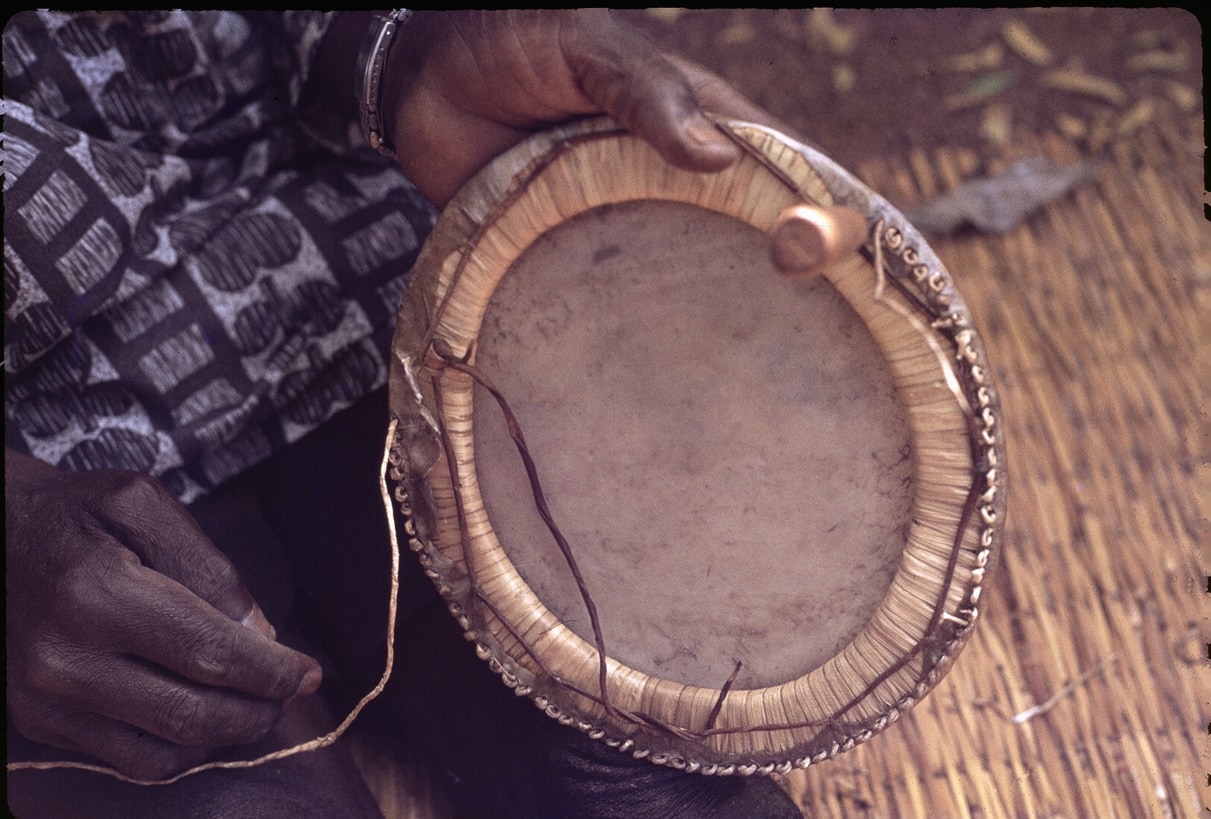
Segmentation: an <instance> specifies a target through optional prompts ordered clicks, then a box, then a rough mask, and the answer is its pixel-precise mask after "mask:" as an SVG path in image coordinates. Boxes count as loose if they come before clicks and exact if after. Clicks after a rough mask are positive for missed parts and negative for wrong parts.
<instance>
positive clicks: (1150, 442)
mask: <svg viewBox="0 0 1211 819" xmlns="http://www.w3.org/2000/svg"><path fill="white" fill-rule="evenodd" d="M1202 145H1203V141H1202V130H1201V121H1194V120H1190V121H1186V120H1182V121H1176V120H1175V121H1170V122H1159V121H1158V122H1154V123H1152V124H1151V125H1150V126H1149V127H1148V129H1147V130H1144V131H1141V132H1139V133H1137V134H1134V135H1132V137H1131V138H1130V139H1124V140H1122V141H1120V142H1119V143H1117V144H1116V145H1115V146H1114V148H1113V153H1112V154H1111V155H1110V156H1109V161H1108V162H1107V163H1106V164H1105V165H1104V166H1103V167H1102V168H1101V170H1100V171H1099V172H1098V174H1097V176H1096V177H1095V178H1094V179H1093V180H1092V181H1090V182H1089V183H1087V184H1085V185H1083V186H1082V187H1080V188H1079V189H1077V190H1076V191H1074V192H1073V193H1071V194H1069V195H1067V196H1066V197H1064V198H1063V199H1062V200H1059V201H1057V202H1054V203H1052V204H1051V205H1049V206H1047V207H1046V208H1045V209H1044V210H1043V211H1042V212H1040V213H1038V214H1036V215H1035V216H1034V217H1033V218H1031V219H1030V220H1029V221H1028V222H1027V223H1026V224H1024V225H1022V226H1021V227H1019V228H1018V229H1017V230H1015V231H1014V232H1013V233H1011V234H1010V235H1007V236H1004V237H991V236H984V235H969V236H961V237H957V238H952V239H947V240H938V241H934V242H932V244H933V246H934V249H935V250H936V251H937V252H938V255H939V256H940V257H941V258H942V259H943V261H944V262H945V263H946V265H947V267H948V268H949V269H950V271H951V273H952V274H953V275H954V278H955V280H956V282H957V284H958V286H959V288H960V289H961V291H962V292H963V293H964V295H965V296H966V298H967V300H968V302H969V305H970V307H971V310H972V313H973V315H974V317H975V319H976V322H977V325H978V326H979V327H980V328H981V329H982V331H983V333H984V336H985V341H986V344H987V347H988V352H989V358H990V359H991V361H992V362H993V364H994V367H995V372H996V375H997V378H998V381H999V387H1000V390H1001V395H1002V402H1003V410H1004V417H1005V423H1006V427H1007V430H1006V431H1007V435H1008V450H1009V464H1010V470H1011V472H1010V480H1011V484H1010V491H1011V496H1010V517H1009V524H1008V529H1007V537H1006V546H1005V550H1004V557H1003V561H1002V565H1001V566H1000V567H999V571H998V574H997V575H996V576H995V578H994V582H993V585H992V587H991V588H990V589H989V592H990V596H989V598H987V599H988V606H987V607H986V609H985V612H984V619H983V622H982V623H981V626H980V627H979V628H978V629H977V630H976V635H975V637H974V638H973V640H972V643H971V644H970V646H969V647H968V648H967V649H966V651H965V652H964V653H963V655H962V656H961V657H960V658H959V661H958V663H957V664H956V666H955V669H954V670H953V671H952V672H951V673H950V674H949V675H948V676H947V677H946V678H945V679H944V680H943V681H942V682H941V683H940V684H939V685H938V687H937V689H935V691H934V692H933V693H932V694H931V695H929V696H928V697H927V698H926V699H925V700H924V701H923V702H922V703H921V704H920V705H918V706H917V707H916V708H915V709H914V710H913V711H912V712H911V713H909V714H908V715H907V716H906V717H905V718H903V719H901V720H900V721H899V722H898V723H896V724H895V725H893V726H892V727H891V728H889V729H888V730H887V731H886V732H884V733H883V734H882V735H880V736H878V737H876V738H874V739H873V740H872V741H870V742H868V743H866V744H864V745H861V746H859V747H858V748H856V749H854V750H853V751H851V752H849V753H847V754H843V755H842V756H841V757H839V758H838V759H836V760H834V761H832V762H827V763H823V764H820V765H818V766H813V767H811V768H809V769H807V770H805V771H797V772H795V773H793V774H792V775H790V776H788V777H786V778H785V779H784V780H783V781H784V784H785V785H786V787H787V789H788V790H789V792H790V793H791V794H792V796H794V797H795V799H796V800H797V801H798V802H799V804H800V805H801V806H802V807H803V809H804V812H805V815H808V816H813V817H854V816H874V817H901V816H905V817H1035V816H1045V817H1052V816H1065V817H1085V816H1089V817H1118V816H1122V817H1193V816H1195V815H1197V814H1199V813H1200V812H1201V811H1202V809H1203V803H1204V802H1205V801H1207V800H1206V797H1207V790H1208V789H1207V788H1206V787H1205V781H1206V780H1205V778H1206V775H1207V772H1208V771H1211V762H1209V761H1207V760H1206V759H1201V758H1200V751H1206V750H1207V749H1206V746H1205V745H1204V746H1203V747H1201V748H1200V745H1199V743H1200V742H1202V741H1203V740H1202V739H1200V737H1204V736H1205V733H1206V732H1205V728H1204V726H1205V725H1206V724H1207V722H1208V719H1209V718H1211V717H1209V715H1208V714H1207V713H1206V712H1205V710H1204V709H1205V707H1206V706H1205V703H1206V702H1207V701H1208V696H1207V693H1208V687H1207V679H1208V675H1209V674H1211V671H1209V670H1208V664H1207V660H1206V654H1205V652H1206V645H1205V643H1206V642H1207V640H1208V639H1209V635H1208V633H1206V620H1207V612H1208V606H1209V604H1208V603H1207V602H1205V599H1204V598H1206V597H1207V595H1206V594H1205V591H1206V571H1207V566H1208V564H1207V562H1206V560H1205V556H1204V555H1203V554H1202V553H1201V548H1202V532H1203V531H1204V528H1205V527H1204V524H1203V515H1202V514H1201V511H1200V508H1199V503H1198V491H1197V486H1198V479H1199V476H1200V473H1202V474H1205V467H1204V466H1203V462H1204V461H1206V460H1208V459H1207V457H1206V455H1207V452H1206V450H1205V449H1202V447H1205V446H1206V444H1205V443H1204V438H1203V436H1202V434H1201V433H1202V429H1201V427H1200V415H1199V412H1200V404H1201V390H1200V380H1199V372H1200V367H1199V366H1198V365H1197V363H1196V362H1197V361H1198V343H1199V339H1200V327H1199V314H1200V311H1199V306H1200V303H1201V304H1202V305H1203V306H1206V304H1207V301H1208V299H1209V294H1211V235H1209V231H1208V225H1207V223H1206V222H1204V220H1203V218H1202V214H1201V207H1200V200H1201V194H1202V184H1201V174H1200V168H1201V161H1200V159H1201V155H1202ZM1015 151H1017V153H1016V154H1015V156H1012V157H1006V160H1010V159H1014V158H1016V157H1017V156H1023V155H1028V154H1031V153H1043V154H1046V155H1048V156H1050V157H1052V158H1054V159H1057V160H1060V161H1075V160H1076V159H1078V157H1077V156H1076V152H1075V151H1074V150H1073V149H1072V148H1071V147H1070V146H1069V145H1067V144H1065V143H1064V142H1062V141H1060V140H1058V139H1052V140H1040V141H1038V142H1036V143H1034V144H1022V143H1019V144H1018V145H1017V146H1016V148H1015ZM975 163H976V160H975V158H974V154H972V153H968V152H964V151H961V150H952V151H942V152H939V153H937V154H936V155H926V154H924V153H919V154H915V155H913V156H911V157H909V158H907V161H903V160H899V161H893V160H888V161H885V162H874V163H870V164H869V165H868V166H866V167H862V168H858V169H855V170H857V171H858V173H859V175H860V176H862V177H863V178H864V180H865V181H866V182H867V183H868V184H869V185H871V187H873V188H874V189H875V190H878V191H879V192H881V193H883V194H884V195H885V196H887V197H888V198H889V199H891V200H892V201H893V202H896V203H897V204H900V205H901V206H907V205H910V204H912V203H914V202H918V201H921V200H924V199H928V198H929V197H932V196H935V195H937V194H939V193H942V192H944V191H947V190H949V189H951V188H953V187H954V186H955V185H957V184H958V183H959V182H961V181H962V180H964V179H965V178H968V177H970V176H972V175H973V174H974V173H975V172H976V170H977V169H976V168H975ZM1203 369H1204V370H1205V369H1206V366H1204V367H1203ZM359 754H360V756H361V759H362V761H363V767H364V768H365V769H366V770H367V772H368V778H369V779H370V781H371V782H372V784H373V785H375V786H376V787H377V788H378V789H379V792H380V796H381V797H382V801H383V804H384V809H385V812H386V814H387V817H388V819H396V817H424V816H430V815H434V814H433V812H432V811H431V810H430V809H429V808H428V807H427V804H428V802H429V800H430V797H431V790H430V788H431V784H430V783H429V780H427V779H426V778H425V776H424V775H423V773H414V774H409V773H407V771H405V772H404V773H403V774H401V773H400V771H401V770H402V769H401V768H400V767H399V766H400V765H403V766H404V767H405V768H407V766H411V765H414V763H411V762H408V761H404V762H399V761H393V760H391V758H390V754H389V752H387V751H386V750H385V749H382V748H381V747H380V748H378V750H377V751H375V750H374V749H373V748H367V746H365V745H362V746H359ZM1204 769H1207V770H1204ZM437 815H440V813H438V814H437Z"/></svg>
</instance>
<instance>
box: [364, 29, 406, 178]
mask: <svg viewBox="0 0 1211 819" xmlns="http://www.w3.org/2000/svg"><path fill="white" fill-rule="evenodd" d="M411 16H412V12H411V10H409V9H393V10H392V11H391V12H390V13H388V14H387V15H385V16H384V15H375V17H374V22H372V23H371V24H370V26H369V28H367V29H366V35H365V37H364V38H363V39H362V47H361V51H360V52H359V53H358V58H357V75H356V76H357V77H358V78H359V81H360V87H359V88H358V92H359V93H358V106H359V107H360V108H361V115H362V133H363V134H364V135H365V137H366V141H367V142H369V143H370V145H371V147H373V148H374V149H375V150H376V151H378V152H379V153H380V154H382V155H383V156H391V157H393V156H395V148H394V147H393V146H392V145H390V144H389V143H388V142H387V140H386V137H385V135H384V134H383V117H382V98H383V68H384V67H385V66H386V64H387V54H388V52H390V50H391V43H392V42H393V41H394V40H395V34H396V32H398V31H399V29H400V27H401V26H402V25H403V24H404V23H405V22H407V20H408V18H409V17H411Z"/></svg>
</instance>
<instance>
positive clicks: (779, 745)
mask: <svg viewBox="0 0 1211 819" xmlns="http://www.w3.org/2000/svg"><path fill="white" fill-rule="evenodd" d="M725 127H726V128H727V129H728V130H729V132H730V133H731V134H732V135H733V136H734V138H736V139H737V141H738V142H739V143H740V144H741V145H742V146H744V147H745V149H746V150H745V155H744V156H743V158H742V159H741V160H740V161H739V162H738V163H737V164H736V165H735V166H734V167H732V168H730V169H728V170H727V171H724V172H722V173H718V174H699V173H691V172H687V171H683V170H680V169H677V168H674V167H672V166H670V165H668V164H667V163H665V162H664V161H663V160H662V159H661V158H660V157H659V156H658V154H656V153H655V152H654V151H653V150H652V149H651V148H650V147H649V146H648V145H646V144H645V143H643V142H642V141H640V140H639V139H637V138H635V137H633V136H631V135H628V134H626V133H625V132H623V131H621V130H620V129H619V128H618V127H617V125H615V124H614V123H612V122H611V121H609V120H605V119H599V120H593V121H588V122H582V123H577V124H575V125H572V126H568V127H565V128H563V129H559V130H556V131H553V132H549V133H547V134H543V135H540V136H538V137H535V138H532V139H531V140H529V141H527V142H526V143H523V144H522V145H520V146H518V147H517V148H515V149H514V150H512V151H510V152H509V153H507V154H505V155H504V156H502V157H501V158H499V159H498V160H496V161H495V162H494V163H492V164H491V165H490V166H489V167H488V168H486V169H485V170H484V171H483V172H481V174H480V175H479V176H477V177H476V178H475V179H473V180H472V181H471V182H470V183H469V184H468V185H467V186H466V187H465V188H464V190H463V191H462V192H460V194H459V195H458V196H457V197H456V198H455V200H454V201H453V202H452V203H451V205H450V206H449V207H448V208H447V209H446V211H445V213H444V214H443V216H442V218H441V219H440V220H439V222H438V226H437V228H436V229H435V231H434V233H433V235H432V236H431V238H430V240H429V241H428V243H427V244H426V246H425V248H424V249H423V251H422V253H421V256H420V258H419V259H418V261H417V264H416V266H415V269H414V271H413V278H412V281H411V284H410V287H409V291H408V294H407V296H406V297H405V300H404V303H403V305H402V306H401V309H400V316H399V322H398V325H397V331H396V338H395V342H394V360H393V368H392V373H391V407H392V413H393V416H394V418H395V419H396V422H397V426H396V430H397V431H396V433H395V440H393V441H392V442H391V446H392V468H391V477H392V478H393V480H394V481H395V482H396V483H397V490H396V498H397V500H398V501H399V502H400V504H401V509H402V511H403V513H404V515H405V516H406V517H407V518H408V520H409V523H408V534H409V538H410V545H411V547H412V549H413V550H414V551H415V552H417V554H418V556H419V558H420V559H421V561H422V563H423V564H424V565H425V567H426V569H427V571H428V572H429V574H430V576H431V577H432V578H433V580H434V582H435V583H436V584H437V587H438V589H439V591H440V592H441V593H442V595H443V596H444V597H445V598H446V600H447V602H448V604H449V607H450V610H451V612H452V613H453V615H454V616H455V617H456V618H457V619H458V621H459V623H460V625H462V627H463V628H464V630H465V631H466V632H467V635H468V637H469V638H470V639H472V640H473V641H474V642H475V644H476V648H477V651H478V652H479V654H480V656H481V657H482V658H483V659H485V660H486V661H488V662H489V663H490V665H491V666H492V668H493V670H494V671H496V672H497V673H499V674H500V675H501V677H502V680H503V681H504V683H505V684H506V685H509V686H511V687H513V688H514V689H515V690H516V691H517V692H518V693H519V694H522V695H526V696H529V697H531V698H532V699H533V701H534V702H535V703H536V704H537V705H538V707H540V708H541V709H542V710H544V711H545V712H546V713H547V714H548V715H550V716H551V717H553V718H556V719H559V720H560V721H561V722H563V723H565V724H569V725H572V726H575V727H577V728H579V729H580V730H582V731H585V732H587V733H588V734H589V735H590V736H592V737H594V738H598V739H601V740H602V741H604V742H607V743H609V744H611V745H614V746H616V747H619V748H620V750H622V751H626V752H630V753H633V754H634V755H636V756H639V757H648V758H650V759H651V760H652V761H654V762H657V763H661V764H668V765H673V766H676V767H679V768H685V769H687V770H697V771H701V772H703V773H740V774H751V773H755V772H761V773H769V772H772V771H781V772H785V771H787V770H789V769H790V768H791V767H796V766H797V767H806V766H807V765H809V764H810V763H811V762H814V761H819V760H822V759H825V758H828V757H832V756H834V755H836V754H837V753H839V752H840V751H842V750H847V749H848V748H850V747H852V746H853V745H854V744H856V743H858V742H862V741H864V740H866V739H868V738H869V737H870V736H872V735H873V734H874V733H877V732H878V731H880V730H882V729H883V728H884V727H885V726H886V725H888V724H890V723H891V722H892V721H894V720H895V719H896V718H897V717H898V716H899V714H900V713H901V712H902V711H903V710H904V709H906V708H909V707H911V706H912V705H913V704H915V703H916V702H917V701H918V700H919V699H920V698H921V697H922V696H923V695H924V694H925V693H926V692H927V691H928V690H929V689H930V688H931V687H932V686H933V685H934V684H935V683H936V681H937V679H938V677H939V675H940V674H941V673H943V672H944V671H945V669H946V668H947V667H948V666H949V664H950V662H951V661H952V660H953V659H954V657H955V655H956V653H957V652H958V650H959V649H960V648H961V647H962V645H963V643H964V642H965V640H966V639H967V637H968V635H969V634H970V632H971V629H972V627H973V625H974V623H975V621H976V619H977V616H978V613H979V603H980V592H981V589H982V587H983V586H982V584H983V581H984V575H985V571H986V570H987V569H988V568H989V567H990V566H991V565H992V562H993V560H992V555H993V553H994V551H995V550H996V548H997V546H998V543H999V540H1000V527H1001V524H1002V521H1003V518H1004V477H1003V468H1002V462H1003V441H1002V436H1001V424H1000V420H999V417H998V404H997V399H996V395H995V391H994V389H993V387H992V385H991V384H990V383H989V377H988V367H987V364H986V362H985V360H984V352H983V349H982V346H981V344H980V341H979V337H978V335H977V334H976V332H975V331H974V330H973V329H972V327H971V322H970V317H969V315H968V312H967V310H966V307H965V305H964V303H963V301H962V299H961V297H960V296H959V295H958V294H957V293H956V292H955V290H954V287H953V284H952V282H951V280H950V277H949V274H948V273H947V272H946V271H945V270H944V269H943V268H942V266H941V264H940V263H939V262H938V260H937V259H936V258H935V257H934V255H933V253H932V252H931V251H930V249H929V248H928V246H927V245H926V244H925V243H924V241H923V240H922V239H921V238H920V237H919V236H918V235H917V234H916V233H915V231H914V230H913V229H912V228H911V226H909V225H907V224H906V223H905V222H904V219H903V217H902V216H901V215H900V214H899V213H898V212H897V211H895V210H894V209H893V208H892V207H891V206H890V205H889V204H888V203H887V202H886V201H884V200H883V199H881V198H880V197H878V196H877V195H875V194H873V193H871V192H870V191H869V190H868V189H866V188H865V187H864V186H863V185H862V184H861V183H859V182H858V181H857V180H856V179H854V178H853V177H852V176H850V175H849V174H848V173H846V172H845V171H844V170H842V169H840V168H838V167H837V166H836V165H835V164H834V163H832V162H831V161H830V160H828V159H827V158H826V157H824V156H822V155H821V154H819V153H818V152H816V151H813V150H812V149H810V148H807V147H805V146H802V145H799V144H797V143H795V142H793V141H791V140H789V139H787V138H785V137H783V136H781V135H779V134H777V133H774V132H771V131H769V130H767V129H764V128H760V127H757V126H752V125H746V124H741V123H729V124H727V125H726V126H725ZM636 200H664V201H672V202H680V203H685V204H690V205H695V206H697V207H701V208H705V209H708V210H711V211H714V212H717V213H721V214H724V215H727V216H730V217H732V218H734V219H737V220H741V221H743V222H745V223H747V224H750V225H752V226H753V227H755V228H757V229H759V230H762V231H768V230H769V229H770V227H771V226H772V224H773V222H774V220H775V218H776V217H777V216H778V214H779V213H780V211H781V210H782V209H783V208H785V207H787V206H788V205H792V204H796V203H799V202H803V201H805V200H807V201H814V202H817V203H820V204H834V203H835V204H843V205H846V206H849V207H851V208H854V209H855V210H857V211H859V212H860V213H862V214H863V215H864V216H865V217H866V219H867V221H868V223H869V224H870V225H871V236H870V240H869V242H868V244H867V245H866V247H865V248H864V249H863V251H862V253H861V254H855V255H854V256H853V257H852V258H850V259H848V260H846V261H844V262H842V263H839V264H837V265H835V266H834V267H833V268H832V269H830V270H829V271H827V272H826V273H825V276H826V278H827V279H828V281H829V282H830V283H831V284H832V285H833V286H834V287H835V288H836V289H837V290H838V291H839V292H840V293H841V295H842V296H843V297H844V299H845V300H846V301H847V302H848V303H849V304H850V305H851V307H852V308H853V309H854V310H855V312H856V313H857V314H858V315H859V316H860V317H861V319H862V321H863V322H864V323H865V324H866V325H867V327H868V329H869V330H870V332H871V334H872V336H873V337H874V339H875V341H876V342H877V344H878V346H879V348H880V350H881V351H882V353H883V355H884V356H885V358H886V360H887V363H888V366H889V368H890V370H891V372H892V374H893V378H894V381H895V384H896V389H897V391H898V394H899V396H900V400H901V402H902V404H903V406H904V408H905V412H906V415H907V417H908V423H909V429H910V431H911V436H912V441H913V456H914V469H915V498H914V502H913V511H912V522H911V524H910V526H909V527H908V537H907V539H906V542H905V543H904V548H903V554H902V559H901V562H900V566H899V569H898V571H897V573H896V575H895V578H894V580H893V582H892V585H891V588H890V590H889V591H888V593H887V595H886V597H885V598H884V600H883V601H882V603H881V604H880V605H879V607H878V608H877V610H876V611H875V613H874V615H873V616H872V617H871V619H870V621H869V623H868V624H867V625H866V627H865V628H864V629H862V630H861V631H860V633H859V634H858V635H857V636H856V637H855V638H854V639H853V640H852V641H851V642H850V643H849V644H848V645H846V646H845V647H844V648H843V649H842V650H840V651H839V652H838V653H837V654H836V655H835V656H834V657H832V658H831V659H830V660H828V661H827V662H825V663H824V664H823V665H821V666H820V667H818V668H815V669H814V670H812V671H810V672H808V673H806V674H805V675H803V676H802V677H799V678H797V679H794V680H790V681H787V682H785V683H782V684H779V685H773V686H770V687H766V688H756V689H748V690H729V688H728V686H727V685H724V684H723V681H720V682H721V686H720V688H717V689H715V688H708V687H699V686H690V685H686V684H683V683H680V682H678V681H676V680H669V679H659V678H654V677H651V676H648V675H646V674H643V673H641V672H639V671H636V670H635V669H632V668H628V667H626V666H624V665H623V664H621V663H619V662H617V661H616V660H614V659H612V658H610V657H608V653H609V652H608V646H609V641H608V637H609V635H605V641H604V647H605V649H606V654H607V657H606V658H605V668H604V673H603V671H602V665H601V663H602V659H603V658H602V657H601V656H600V654H601V652H600V649H601V647H602V646H601V645H595V644H594V643H593V642H590V641H586V640H584V639H582V638H581V637H579V636H578V635H577V634H575V633H574V632H573V631H572V630H571V629H569V628H567V627H566V626H565V625H564V624H562V623H560V622H559V621H558V618H556V617H555V616H554V615H553V614H552V613H551V612H550V611H549V610H548V609H547V608H546V606H544V604H543V601H542V600H541V599H539V597H538V596H537V595H536V594H535V593H534V592H533V590H532V589H530V588H529V587H528V586H527V585H526V583H525V581H524V580H523V579H522V578H521V576H520V575H519V574H518V572H517V571H516V569H515V567H514V566H513V565H512V564H511V563H510V561H509V558H508V556H507V554H506V553H505V550H504V549H503V548H502V546H501V544H500V542H499V541H498V539H497V536H496V533H495V532H494V530H493V527H492V522H491V520H489V519H488V517H487V514H486V512H485V511H484V504H483V501H482V498H481V497H479V494H478V492H479V490H478V486H477V482H476V480H475V463H474V457H473V454H472V444H473V436H474V424H473V409H474V407H473V401H472V389H473V386H474V382H473V379H472V377H471V376H470V375H469V374H468V373H467V372H466V371H465V370H463V369H460V368H458V367H454V366H450V363H451V362H460V361H466V362H468V363H471V364H473V363H474V354H475V345H474V342H475V339H476V336H477V334H478V332H479V328H480V322H481V320H482V318H483V315H484V312H485V310H486V309H487V305H488V302H489V299H490V298H491V296H492V293H493V291H494V289H495V287H496V285H497V283H498V282H499V281H500V280H501V278H502V277H504V276H506V275H507V274H508V271H509V268H510V265H511V264H512V263H513V262H514V261H515V260H516V259H517V258H518V257H519V256H520V255H521V254H522V252H523V251H524V250H525V249H526V248H527V247H528V246H529V245H530V244H531V243H532V242H533V241H534V240H535V239H537V238H538V237H539V236H541V235H542V234H543V233H544V232H545V231H547V230H549V229H551V228H552V227H554V226H556V225H559V224H561V223H562V222H564V221H566V220H568V219H571V218H572V217H574V216H576V215H578V214H581V213H584V212H586V211H589V210H591V209H593V208H596V207H599V206H603V205H610V204H617V203H622V202H630V201H636ZM590 591H591V590H590ZM603 678H604V680H605V690H604V691H602V686H601V681H602V679H603Z"/></svg>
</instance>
